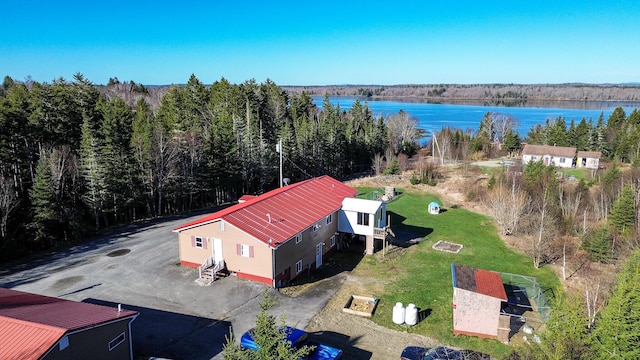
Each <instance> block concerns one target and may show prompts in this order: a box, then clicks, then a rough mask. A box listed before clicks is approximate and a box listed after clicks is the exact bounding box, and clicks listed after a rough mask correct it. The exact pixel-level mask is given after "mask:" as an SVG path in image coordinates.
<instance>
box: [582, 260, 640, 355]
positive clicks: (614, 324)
mask: <svg viewBox="0 0 640 360" xmlns="http://www.w3.org/2000/svg"><path fill="white" fill-rule="evenodd" d="M638 279H640V250H636V251H635V252H634V253H633V254H631V256H630V257H629V259H628V260H627V261H626V263H625V265H624V267H623V268H622V270H621V271H620V273H619V274H618V277H617V279H616V286H615V288H614V290H613V292H612V293H611V296H610V297H609V299H608V301H607V304H606V306H605V307H604V309H603V310H602V311H601V313H600V317H599V318H598V319H597V322H596V327H595V329H594V330H593V336H592V350H593V351H594V354H595V357H596V358H598V359H640V327H639V326H638V324H640V284H639V283H638Z"/></svg>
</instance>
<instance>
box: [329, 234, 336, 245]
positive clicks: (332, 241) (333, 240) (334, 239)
mask: <svg viewBox="0 0 640 360" xmlns="http://www.w3.org/2000/svg"><path fill="white" fill-rule="evenodd" d="M329 243H330V244H331V247H334V246H336V236H335V235H333V236H332V237H331V240H329Z"/></svg>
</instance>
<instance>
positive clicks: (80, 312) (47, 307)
mask: <svg viewBox="0 0 640 360" xmlns="http://www.w3.org/2000/svg"><path fill="white" fill-rule="evenodd" d="M137 316H138V313H137V312H135V311H130V310H123V309H117V308H110V307H105V306H100V305H94V304H88V303H82V302H76V301H70V300H64V299H59V298H54V297H49V296H43V295H37V294H32V293H26V292H22V291H17V290H12V289H5V288H0V359H4V360H8V359H16V360H17V359H20V360H25V359H47V360H52V359H133V350H132V346H131V322H132V321H133V320H134V319H135V318H136V317H137Z"/></svg>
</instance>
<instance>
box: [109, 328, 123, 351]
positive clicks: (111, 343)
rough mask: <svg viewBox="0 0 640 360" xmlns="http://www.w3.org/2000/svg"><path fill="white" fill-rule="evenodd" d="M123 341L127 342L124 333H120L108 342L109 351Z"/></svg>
mask: <svg viewBox="0 0 640 360" xmlns="http://www.w3.org/2000/svg"><path fill="white" fill-rule="evenodd" d="M120 338H122V339H120ZM125 340H127V336H126V335H125V334H124V331H123V332H122V333H120V335H118V336H116V337H114V338H113V340H111V341H109V351H111V350H113V349H115V348H117V347H118V345H120V344H122V343H123V342H124V341H125Z"/></svg>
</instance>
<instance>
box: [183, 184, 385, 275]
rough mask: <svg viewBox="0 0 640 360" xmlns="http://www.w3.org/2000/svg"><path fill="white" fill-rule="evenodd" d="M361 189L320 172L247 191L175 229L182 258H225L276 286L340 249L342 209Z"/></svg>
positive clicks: (198, 263)
mask: <svg viewBox="0 0 640 360" xmlns="http://www.w3.org/2000/svg"><path fill="white" fill-rule="evenodd" d="M357 193H358V191H357V190H356V189H354V188H352V187H349V186H347V185H345V184H343V183H341V182H340V181H338V180H336V179H333V178H331V177H329V176H321V177H317V178H313V179H309V180H305V181H301V182H298V183H294V184H291V185H287V186H284V187H281V188H278V189H275V190H272V191H269V192H267V193H265V194H262V195H259V196H255V197H243V200H244V201H243V202H239V203H238V204H235V205H232V206H230V207H228V208H226V209H223V210H220V211H217V212H215V213H213V214H210V215H207V216H204V217H202V218H200V219H197V220H195V221H192V222H189V223H187V224H184V225H181V226H179V227H177V228H175V229H174V232H176V233H178V242H179V251H180V262H181V264H182V265H184V266H191V267H201V268H202V269H204V268H206V267H208V266H209V265H211V264H218V263H222V262H223V263H224V265H225V266H226V269H227V270H228V271H229V272H231V273H232V274H235V275H237V276H238V277H241V278H245V279H250V280H254V281H259V282H263V283H265V284H268V285H270V286H274V287H278V286H280V285H283V284H286V283H288V282H289V281H291V280H293V279H294V278H296V277H298V276H301V275H305V274H306V273H308V272H309V271H312V270H314V269H315V268H317V267H319V266H321V265H322V262H323V258H324V257H326V256H328V255H329V254H330V253H332V252H333V251H335V250H336V233H337V231H338V228H337V224H338V211H339V210H340V208H341V207H342V201H343V200H344V199H345V198H348V197H354V196H355V195H356V194H357ZM372 216H373V215H372ZM372 223H373V220H372Z"/></svg>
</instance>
